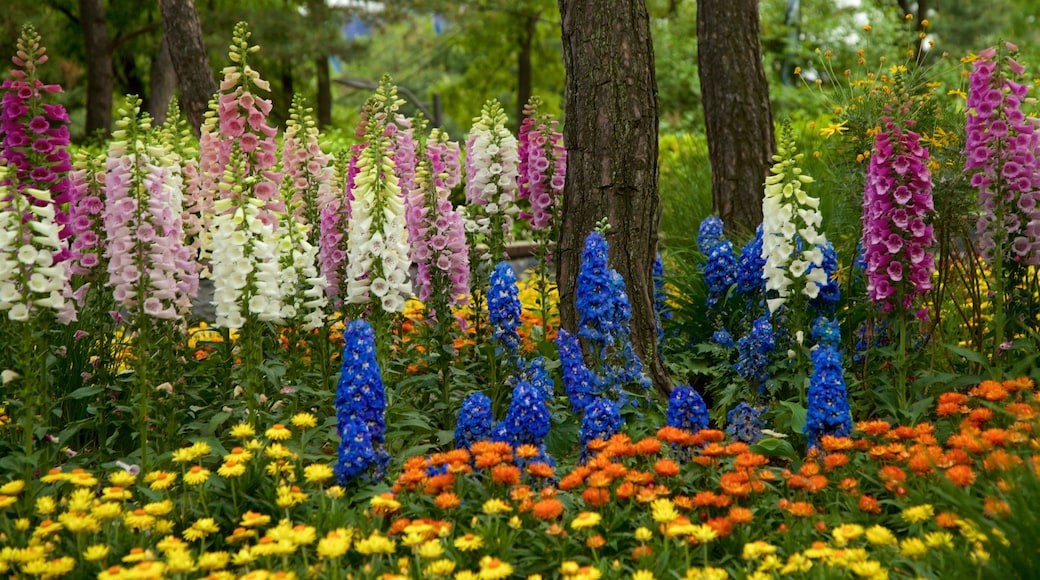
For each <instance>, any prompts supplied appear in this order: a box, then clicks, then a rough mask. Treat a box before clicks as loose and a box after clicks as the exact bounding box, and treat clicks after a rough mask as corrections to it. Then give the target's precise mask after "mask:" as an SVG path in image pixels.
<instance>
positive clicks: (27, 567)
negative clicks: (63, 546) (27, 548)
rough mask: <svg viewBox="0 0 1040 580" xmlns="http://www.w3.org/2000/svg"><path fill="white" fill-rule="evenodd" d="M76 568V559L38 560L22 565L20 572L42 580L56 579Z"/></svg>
mask: <svg viewBox="0 0 1040 580" xmlns="http://www.w3.org/2000/svg"><path fill="white" fill-rule="evenodd" d="M75 567H76V559H75V558H71V557H69V556H64V557H61V558H56V559H54V560H47V559H46V558H40V559H38V560H33V561H31V562H26V563H25V564H22V571H23V572H25V573H26V574H27V575H29V576H42V577H44V578H57V577H58V576H64V575H65V574H68V573H69V572H72V570H73V568H75Z"/></svg>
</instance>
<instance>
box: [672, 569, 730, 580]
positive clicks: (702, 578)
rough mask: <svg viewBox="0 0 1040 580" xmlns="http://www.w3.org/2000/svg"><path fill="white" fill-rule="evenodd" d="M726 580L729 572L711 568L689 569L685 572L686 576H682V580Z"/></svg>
mask: <svg viewBox="0 0 1040 580" xmlns="http://www.w3.org/2000/svg"><path fill="white" fill-rule="evenodd" d="M727 578H729V572H726V570H725V569H724V568H713V567H711V566H705V567H704V568H690V569H689V570H687V571H686V575H685V576H683V580H726V579H727Z"/></svg>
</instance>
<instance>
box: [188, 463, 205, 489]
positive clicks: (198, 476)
mask: <svg viewBox="0 0 1040 580" xmlns="http://www.w3.org/2000/svg"><path fill="white" fill-rule="evenodd" d="M209 474H210V471H209V470H208V469H206V468H204V467H202V466H201V465H192V466H191V469H189V470H188V472H187V473H185V474H184V483H187V484H188V485H202V484H204V483H206V480H208V479H209Z"/></svg>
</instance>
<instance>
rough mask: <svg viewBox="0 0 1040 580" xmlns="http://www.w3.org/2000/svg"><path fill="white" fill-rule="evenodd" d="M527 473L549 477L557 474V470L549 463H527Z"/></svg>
mask: <svg viewBox="0 0 1040 580" xmlns="http://www.w3.org/2000/svg"><path fill="white" fill-rule="evenodd" d="M527 473H530V474H531V475H533V476H534V477H542V478H545V479H549V478H551V477H553V476H554V475H556V470H555V469H553V467H552V466H551V465H549V464H548V463H530V464H528V465H527Z"/></svg>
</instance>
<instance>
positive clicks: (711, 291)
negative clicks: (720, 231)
mask: <svg viewBox="0 0 1040 580" xmlns="http://www.w3.org/2000/svg"><path fill="white" fill-rule="evenodd" d="M705 254H706V255H707V261H706V262H705V263H704V282H705V283H706V284H707V285H708V298H707V301H706V302H707V306H708V308H712V307H714V306H715V305H716V304H718V303H719V300H720V299H722V298H724V297H725V296H726V293H727V292H729V288H730V286H732V285H733V282H734V281H735V280H736V268H737V259H736V258H735V257H734V256H733V243H732V242H730V241H729V240H721V241H720V242H718V243H717V244H715V245H714V246H711V247H710V248H708V251H707V252H706V253H705Z"/></svg>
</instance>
